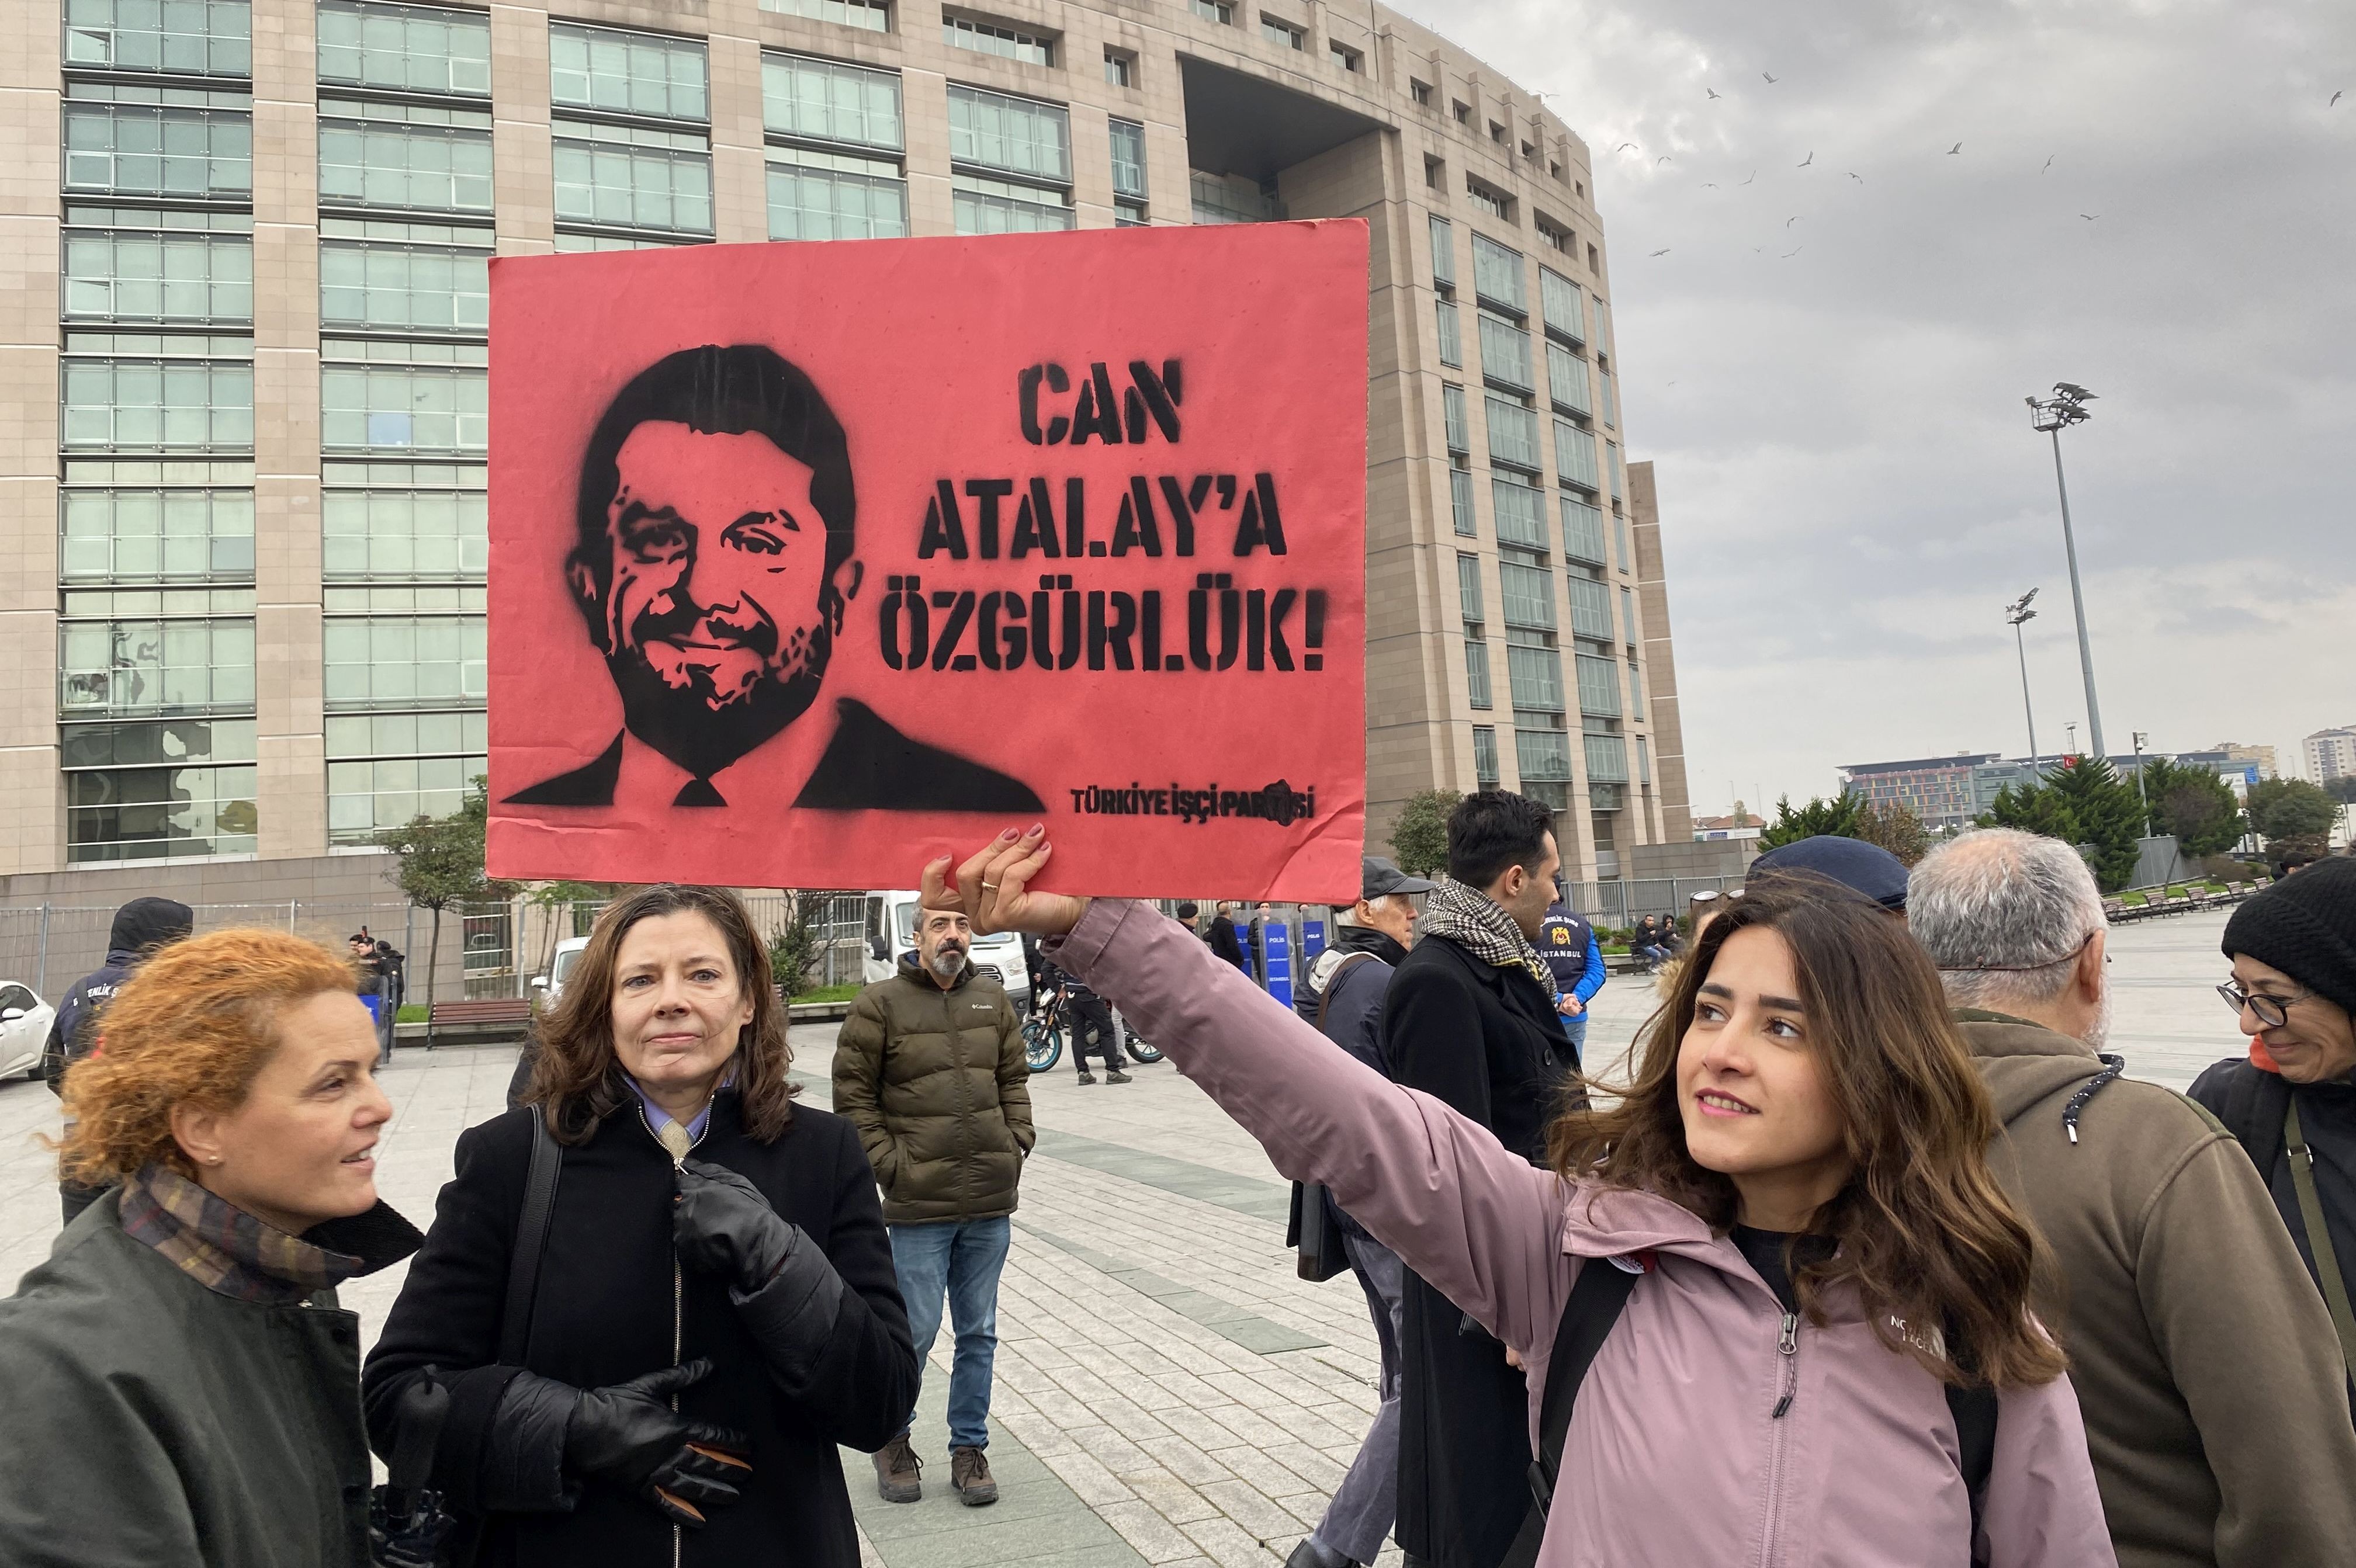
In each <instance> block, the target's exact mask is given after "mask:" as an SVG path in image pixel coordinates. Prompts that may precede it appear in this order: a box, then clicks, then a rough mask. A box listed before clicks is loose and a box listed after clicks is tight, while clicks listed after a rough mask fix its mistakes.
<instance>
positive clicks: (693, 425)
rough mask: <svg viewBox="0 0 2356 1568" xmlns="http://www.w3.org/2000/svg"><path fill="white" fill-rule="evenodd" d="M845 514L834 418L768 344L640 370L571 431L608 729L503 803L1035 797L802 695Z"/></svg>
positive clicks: (951, 801)
mask: <svg viewBox="0 0 2356 1568" xmlns="http://www.w3.org/2000/svg"><path fill="white" fill-rule="evenodd" d="M857 517H858V498H857V491H856V486H855V484H854V481H853V477H852V475H851V457H850V451H849V444H848V443H847V441H846V440H845V438H844V434H843V430H842V426H841V422H840V421H838V420H837V419H836V418H835V415H834V413H833V411H832V410H830V408H829V407H828V405H827V401H826V399H825V398H824V397H823V396H822V395H821V394H820V393H819V389H818V388H817V387H816V386H815V385H814V384H813V383H812V382H811V380H810V379H809V377H808V376H806V375H805V374H803V372H802V371H801V370H800V369H799V368H797V367H795V366H794V365H792V364H791V363H789V362H788V361H787V360H786V359H785V358H784V357H782V356H780V355H778V354H776V352H774V351H773V350H771V349H769V348H766V347H761V346H759V345H748V344H738V345H734V346H732V347H714V346H709V345H707V346H704V347H695V348H686V349H681V350H680V351H679V352H676V353H673V354H669V355H667V356H665V357H663V358H661V359H660V360H658V361H657V362H656V363H655V364H653V365H651V366H649V367H648V368H646V369H644V370H642V371H640V372H639V373H638V374H637V376H636V377H635V378H634V379H631V381H630V382H629V383H628V384H627V385H626V386H625V387H624V388H623V389H621V391H620V392H619V393H618V394H617V395H616V397H615V398H614V400H613V401H612V402H611V403H610V404H609V405H607V407H606V409H605V415H604V417H603V418H602V419H601V420H600V421H598V423H597V427H596V430H595V432H594V433H593V434H592V435H591V437H590V440H589V444H588V449H587V452H586V454H585V455H584V458H583V461H582V465H581V479H580V488H579V494H578V498H577V502H576V505H575V521H576V525H577V528H578V534H579V537H578V539H577V542H576V543H575V544H574V546H573V549H572V551H571V552H570V554H568V555H567V556H566V558H565V560H564V567H563V570H564V580H565V586H566V588H567V589H568V591H569V592H570V594H571V596H572V599H573V603H574V605H575V606H576V607H577V608H578V609H579V610H580V612H581V617H582V619H583V621H584V623H585V624H586V625H587V629H588V635H589V640H590V642H591V643H592V644H593V645H594V646H595V648H596V650H597V652H598V653H599V654H600V655H601V656H603V657H604V659H605V668H606V671H607V673H608V674H609V675H611V676H612V677H613V681H614V687H615V689H616V692H617V693H618V694H619V695H620V697H621V700H622V714H623V725H622V730H621V732H620V733H618V734H616V735H614V736H613V737H612V739H611V741H610V742H609V743H607V744H605V747H604V749H603V750H602V751H600V752H597V754H596V755H595V756H594V759H593V760H591V761H590V762H588V763H585V764H584V765H582V766H580V767H576V768H573V769H571V770H569V771H567V772H564V773H558V774H556V775H555V776H554V777H552V778H548V779H544V780H542V781H541V782H540V783H537V784H531V785H530V786H529V787H527V788H525V789H522V790H519V791H517V792H515V793H514V794H511V795H508V796H507V797H506V798H505V804H508V805H532V806H611V805H616V803H617V801H621V800H625V799H629V798H634V797H638V798H648V800H649V803H650V804H651V803H652V802H653V800H654V799H656V798H659V799H660V800H662V801H667V802H668V804H669V805H673V806H722V805H730V804H732V802H734V803H736V804H740V805H752V804H755V803H756V802H759V803H774V804H776V805H780V806H782V805H790V806H791V807H793V808H795V809H800V810H815V811H856V810H868V811H873V810H883V811H991V812H996V811H1005V812H1024V811H1037V810H1040V809H1041V808H1042V803H1041V801H1040V799H1039V796H1038V795H1037V793H1036V792H1035V791H1033V789H1032V788H1031V787H1030V786H1028V785H1026V784H1023V783H1022V782H1020V781H1019V780H1016V779H1014V778H1012V777H1010V776H1009V775H1007V774H1005V773H1000V772H998V771H997V770H995V769H993V768H991V767H988V766H986V765H984V764H982V763H978V762H975V761H972V760H970V759H968V758H965V757H961V756H958V755H957V754H956V753H954V752H949V751H947V750H944V749H942V748H940V747H937V746H932V745H927V744H926V743H924V742H923V741H916V740H915V739H912V738H911V737H909V736H907V735H905V734H903V733H901V732H900V731H899V730H897V729H895V728H894V726H893V725H892V724H891V723H889V722H887V721H886V720H883V718H881V717H880V716H878V715H877V714H876V713H875V711H874V710H873V709H871V708H869V707H868V706H867V705H865V704H864V703H862V702H859V701H857V700H854V699H850V698H839V699H836V700H835V701H834V702H833V703H832V704H831V705H821V704H820V703H819V697H820V695H821V693H822V690H823V688H824V687H825V684H826V675H827V666H828V663H829V661H830V658H831V656H832V655H833V653H834V649H835V645H836V642H837V640H838V639H839V638H840V637H841V635H842V631H843V624H844V617H845V614H846V612H847V610H848V608H849V605H850V603H851V600H852V599H853V598H854V597H856V595H857V594H858V592H859V590H860V585H861V581H862V576H863V568H862V565H861V562H860V560H859V557H858V535H857ZM739 764H743V765H742V766H740V765H739Z"/></svg>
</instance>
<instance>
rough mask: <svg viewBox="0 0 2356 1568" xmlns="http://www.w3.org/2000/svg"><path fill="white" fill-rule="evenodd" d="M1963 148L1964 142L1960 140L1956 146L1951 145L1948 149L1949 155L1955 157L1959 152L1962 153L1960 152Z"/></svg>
mask: <svg viewBox="0 0 2356 1568" xmlns="http://www.w3.org/2000/svg"><path fill="white" fill-rule="evenodd" d="M1963 150H1964V144H1962V143H1961V142H1958V143H1956V144H1954V146H1952V147H1950V148H1948V149H1947V156H1949V157H1951V158H1952V157H1954V155H1956V154H1957V153H1960V152H1962V151H1963Z"/></svg>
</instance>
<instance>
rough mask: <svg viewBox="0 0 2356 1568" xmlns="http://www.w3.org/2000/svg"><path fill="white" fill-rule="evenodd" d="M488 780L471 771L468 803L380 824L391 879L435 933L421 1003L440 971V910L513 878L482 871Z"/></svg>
mask: <svg viewBox="0 0 2356 1568" xmlns="http://www.w3.org/2000/svg"><path fill="white" fill-rule="evenodd" d="M489 789H490V781H489V780H488V779H487V778H485V777H484V776H483V775H482V774H480V773H477V774H476V775H475V778H474V781H473V783H472V784H470V785H469V786H468V788H467V791H466V803H465V804H464V805H460V806H459V807H458V809H457V810H455V811H454V812H451V813H450V814H449V815H448V816H412V817H411V818H410V819H409V820H408V821H407V822H404V823H402V825H401V826H400V827H386V828H381V829H380V830H379V831H378V833H377V835H376V842H377V844H378V846H379V847H380V848H386V849H390V850H391V851H392V853H393V855H394V857H395V865H394V869H393V874H392V880H393V881H394V882H395V883H396V884H398V885H399V887H400V889H401V891H402V892H403V893H404V894H406V895H408V898H409V901H410V902H411V903H413V904H415V905H416V906H417V907H418V908H420V909H423V910H431V911H433V912H434V934H433V936H432V937H431V938H430V939H429V941H428V944H427V946H426V957H425V1006H426V1007H427V1008H429V1009H430V1008H432V1007H433V1006H434V981H435V979H436V978H437V976H439V974H440V971H441V963H440V960H441V955H442V912H443V911H444V910H445V909H448V908H449V907H450V906H451V905H453V904H464V903H471V902H474V901H477V900H491V899H504V898H507V897H509V896H510V895H511V894H512V893H513V892H514V891H515V884H514V883H513V882H503V881H498V880H494V879H492V878H490V877H488V876H486V875H485V874H484V871H483V833H484V828H485V826H486V825H487V823H488V822H489V820H490V811H491V807H490V799H489Z"/></svg>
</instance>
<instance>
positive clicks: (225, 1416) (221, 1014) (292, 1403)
mask: <svg viewBox="0 0 2356 1568" xmlns="http://www.w3.org/2000/svg"><path fill="white" fill-rule="evenodd" d="M375 1065H376V1033H375V1029H374V1028H373V1027H372V1026H371V1024H370V1023H369V1014H368V1009H367V1008H364V1007H362V1006H361V1005H360V1000H359V997H357V996H356V995H354V994H353V977H352V970H351V967H350V965H348V964H346V963H345V962H344V961H343V960H342V959H340V958H338V957H337V956H335V955H332V954H330V953H328V952H327V951H326V950H325V949H324V948H321V947H318V946H316V945H314V944H311V943H308V942H305V941H302V940H300V939H299V938H296V937H293V936H288V935H285V934H284V933H277V932H267V931H223V932H215V933H212V934H210V935H208V936H200V937H196V938H194V939H192V940H189V941H186V942H182V943H179V944H176V945H174V946H172V947H170V948H167V949H166V950H165V951H164V952H162V953H160V954H158V955H156V956H155V958H154V959H153V960H151V961H150V962H149V963H148V964H147V965H145V967H143V968H142V969H141V970H140V971H139V972H138V974H137V975H136V976H134V978H133V979H132V980H131V981H130V982H129V983H128V984H127V985H125V986H124V987H123V989H122V991H121V992H120V993H119V994H118V995H117V996H116V997H115V998H114V1001H113V1002H112V1005H111V1006H110V1007H109V1008H107V1011H106V1019H105V1025H104V1030H103V1035H102V1040H101V1041H100V1044H99V1047H98V1050H97V1051H95V1052H94V1053H93V1054H92V1055H91V1056H90V1057H88V1058H87V1059H85V1060H83V1061H79V1062H77V1063H76V1064H75V1065H74V1066H73V1067H72V1068H71V1069H70V1071H69V1072H67V1074H66V1078H65V1083H64V1093H65V1101H66V1114H67V1115H68V1116H69V1117H70V1118H71V1119H72V1125H71V1126H70V1130H69V1131H68V1134H67V1137H66V1142H65V1144H64V1146H63V1147H62V1151H61V1154H60V1157H59V1165H60V1167H61V1168H62V1171H63V1174H64V1175H65V1176H66V1177H68V1178H69V1179H73V1180H76V1181H80V1182H85V1183H89V1184H91V1185H93V1186H97V1185H102V1184H112V1185H113V1190H112V1191H110V1192H108V1193H107V1194H106V1196H105V1197H103V1198H102V1199H100V1200H98V1201H97V1202H95V1203H93V1204H91V1207H90V1208H89V1209H87V1210H86V1211H83V1213H82V1214H81V1216H80V1218H79V1219H77V1220H76V1221H74V1222H73V1223H72V1224H70V1225H69V1226H67V1227H66V1230H65V1232H64V1233H63V1234H62V1235H60V1236H59V1238H58V1242H57V1245H56V1247H55V1249H54V1250H52V1252H51V1253H50V1254H49V1260H48V1262H47V1263H45V1264H42V1265H41V1266H40V1267H38V1268H37V1269H35V1270H33V1271H32V1272H31V1273H30V1274H28V1275H26V1276H25V1278H24V1282H23V1284H22V1285H21V1286H20V1287H19V1288H18V1290H17V1292H16V1295H15V1296H12V1297H11V1298H9V1299H8V1300H6V1301H5V1302H0V1388H5V1389H6V1390H7V1391H8V1403H9V1415H8V1419H7V1421H6V1422H5V1424H0V1541H6V1542H7V1550H6V1555H7V1558H8V1561H9V1562H10V1563H18V1564H26V1565H28V1568H45V1565H50V1564H56V1565H59V1568H63V1565H64V1564H68V1563H73V1564H87V1563H208V1564H209V1563H223V1564H226V1563H238V1564H273V1565H275V1564H284V1565H285V1568H297V1565H301V1568H314V1565H318V1564H331V1565H339V1564H360V1563H366V1562H368V1560H369V1550H368V1501H369V1456H368V1438H367V1434H366V1432H365V1430H364V1429H363V1426H362V1424H361V1419H360V1401H359V1318H358V1317H357V1316H356V1315H355V1314H353V1313H350V1312H346V1311H343V1310H340V1309H339V1308H338V1307H337V1305H336V1296H335V1287H336V1285H337V1284H339V1283H340V1282H342V1281H343V1280H346V1279H349V1278H351V1277H353V1276H355V1275H364V1274H369V1273H371V1272H373V1271H375V1270H377V1269H380V1268H382V1267H384V1266H386V1265H387V1264H392V1263H395V1262H398V1261H399V1260H401V1259H402V1258H404V1257H407V1256H408V1255H409V1254H410V1253H412V1252H414V1251H415V1250H416V1249H417V1245H418V1243H419V1241H420V1240H421V1238H420V1236H419V1235H418V1232H416V1231H415V1230H414V1229H413V1228H412V1226H411V1225H410V1224H409V1222H408V1221H405V1220H403V1219H402V1217H401V1216H400V1215H398V1214H396V1213H394V1212H393V1211H392V1210H391V1208H389V1207H387V1206H386V1205H385V1204H384V1203H382V1202H380V1201H379V1200H378V1198H377V1195H376V1146H377V1139H378V1136H379V1135H380V1132H381V1130H382V1129H383V1126H384V1124H385V1123H386V1122H387V1121H388V1120H389V1119H391V1115H392V1107H391V1104H389V1103H388V1102H387V1101H386V1099H385V1097H384V1092H383V1091H382V1090H380V1089H379V1088H378V1087H377V1085H376V1081H375V1078H374V1070H375Z"/></svg>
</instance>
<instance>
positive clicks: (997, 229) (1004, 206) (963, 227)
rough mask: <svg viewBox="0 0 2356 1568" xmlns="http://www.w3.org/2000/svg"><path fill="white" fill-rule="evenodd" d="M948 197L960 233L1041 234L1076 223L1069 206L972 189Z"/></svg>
mask: <svg viewBox="0 0 2356 1568" xmlns="http://www.w3.org/2000/svg"><path fill="white" fill-rule="evenodd" d="M1047 194H1048V193H1047V192H1045V191H1042V192H1040V195H1042V196H1045V195H1047ZM951 196H952V203H953V205H954V207H955V208H956V211H957V231H958V233H960V234H1040V233H1046V232H1050V231H1053V230H1055V229H1073V228H1076V227H1077V226H1078V219H1076V217H1075V216H1074V214H1073V212H1072V209H1071V208H1068V207H1064V206H1061V205H1057V204H1052V203H1049V202H1044V201H1024V200H1023V199H1021V198H1020V197H1012V196H1002V195H993V194H988V193H985V192H980V191H971V190H958V191H954V192H952V193H951Z"/></svg>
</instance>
